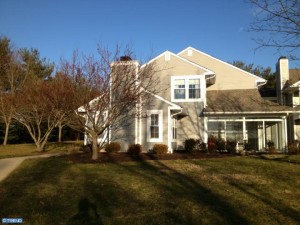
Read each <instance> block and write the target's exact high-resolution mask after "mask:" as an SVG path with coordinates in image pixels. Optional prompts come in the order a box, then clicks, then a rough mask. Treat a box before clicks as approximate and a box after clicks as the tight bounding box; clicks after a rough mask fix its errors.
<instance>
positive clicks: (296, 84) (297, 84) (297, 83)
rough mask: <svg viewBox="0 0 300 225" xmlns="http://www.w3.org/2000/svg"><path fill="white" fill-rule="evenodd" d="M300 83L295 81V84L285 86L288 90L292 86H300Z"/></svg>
mask: <svg viewBox="0 0 300 225" xmlns="http://www.w3.org/2000/svg"><path fill="white" fill-rule="evenodd" d="M299 85H300V81H297V82H296V83H294V84H292V85H290V86H288V87H287V88H285V89H286V90H288V89H289V88H291V87H299Z"/></svg>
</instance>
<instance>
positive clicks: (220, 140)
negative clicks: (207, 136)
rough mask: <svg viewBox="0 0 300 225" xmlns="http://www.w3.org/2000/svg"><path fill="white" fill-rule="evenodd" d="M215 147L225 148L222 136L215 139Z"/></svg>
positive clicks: (218, 148)
mask: <svg viewBox="0 0 300 225" xmlns="http://www.w3.org/2000/svg"><path fill="white" fill-rule="evenodd" d="M216 148H217V150H219V151H220V150H225V141H224V139H222V138H219V139H217V140H216Z"/></svg>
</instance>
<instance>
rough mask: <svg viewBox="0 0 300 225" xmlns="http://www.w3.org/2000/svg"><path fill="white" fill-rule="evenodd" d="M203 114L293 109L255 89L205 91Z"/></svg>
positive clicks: (250, 112)
mask: <svg viewBox="0 0 300 225" xmlns="http://www.w3.org/2000/svg"><path fill="white" fill-rule="evenodd" d="M206 96H207V107H206V108H205V110H204V114H229V113H231V114H247V113H249V114H253V113H257V114H263V113H281V114H282V113H289V112H294V109H293V108H292V107H289V106H282V105H279V104H277V103H274V102H271V101H268V100H265V99H263V98H262V97H261V96H260V94H259V91H258V90H257V89H237V90H218V91H207V95H206Z"/></svg>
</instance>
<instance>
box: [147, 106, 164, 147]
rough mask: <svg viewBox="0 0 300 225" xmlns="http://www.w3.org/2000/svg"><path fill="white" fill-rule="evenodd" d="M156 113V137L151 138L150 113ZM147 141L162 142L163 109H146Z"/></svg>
mask: <svg viewBox="0 0 300 225" xmlns="http://www.w3.org/2000/svg"><path fill="white" fill-rule="evenodd" d="M153 114H157V115H158V128H159V130H158V138H151V129H150V127H151V115H153ZM147 141H148V142H162V141H163V110H147Z"/></svg>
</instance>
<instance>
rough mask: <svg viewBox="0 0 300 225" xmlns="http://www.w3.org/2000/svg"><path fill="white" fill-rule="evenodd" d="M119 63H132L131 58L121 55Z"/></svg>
mask: <svg viewBox="0 0 300 225" xmlns="http://www.w3.org/2000/svg"><path fill="white" fill-rule="evenodd" d="M120 61H132V58H131V57H130V56H129V55H123V56H121V57H120Z"/></svg>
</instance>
